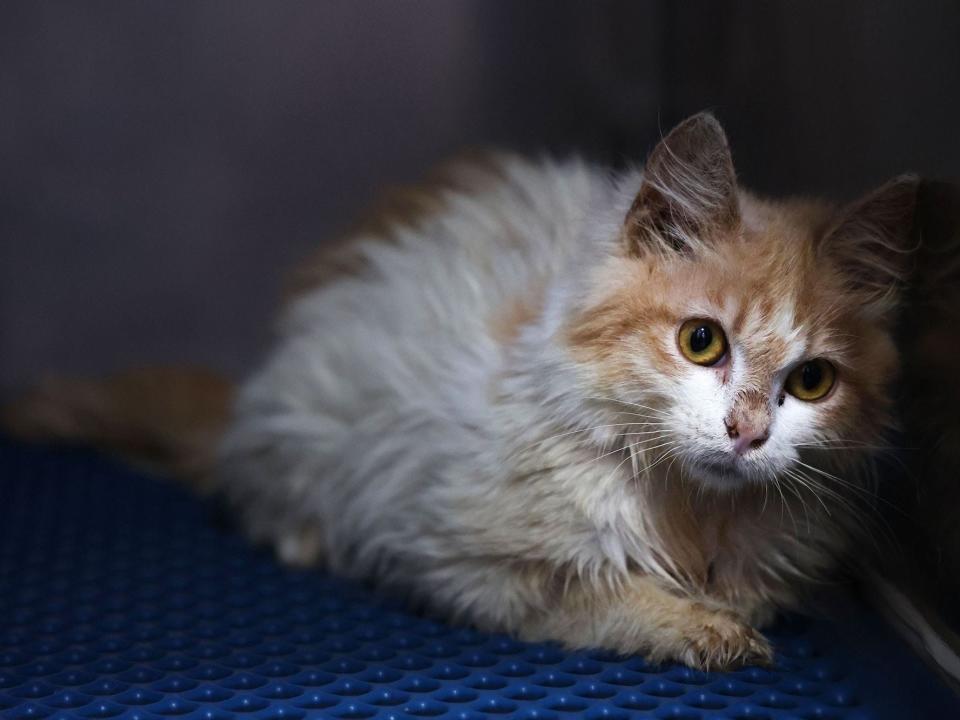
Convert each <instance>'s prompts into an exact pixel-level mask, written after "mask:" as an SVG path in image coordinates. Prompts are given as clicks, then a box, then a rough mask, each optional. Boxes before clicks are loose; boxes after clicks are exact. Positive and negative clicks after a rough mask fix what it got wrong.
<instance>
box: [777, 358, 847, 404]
mask: <svg viewBox="0 0 960 720" xmlns="http://www.w3.org/2000/svg"><path fill="white" fill-rule="evenodd" d="M836 379H837V371H836V370H835V369H834V367H833V365H831V364H830V363H829V362H828V361H826V360H824V359H822V358H818V359H816V360H807V362H805V363H803V364H801V365H798V366H797V367H796V368H794V369H793V371H792V372H791V373H790V374H789V375H788V376H787V382H786V384H785V387H786V390H787V392H788V393H790V394H791V395H793V396H794V397H795V398H799V399H800V400H807V401H812V400H819V399H820V398H822V397H824V396H826V394H827V393H828V392H830V388H832V387H833V383H834V382H835V381H836Z"/></svg>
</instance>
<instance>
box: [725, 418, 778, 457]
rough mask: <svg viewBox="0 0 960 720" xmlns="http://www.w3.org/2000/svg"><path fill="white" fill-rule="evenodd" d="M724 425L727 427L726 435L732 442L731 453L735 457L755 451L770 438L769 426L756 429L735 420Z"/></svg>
mask: <svg viewBox="0 0 960 720" xmlns="http://www.w3.org/2000/svg"><path fill="white" fill-rule="evenodd" d="M724 425H726V427H727V435H728V436H729V438H730V439H731V440H733V451H734V452H735V453H736V454H737V455H746V454H747V453H748V452H750V451H751V450H756V449H757V448H758V447H760V446H762V445H763V444H764V443H765V442H766V441H767V438H769V437H770V428H769V426H764V427H761V428H757V427H754V426H753V425H749V424H747V423H742V422H737V421H736V420H735V421H733V422H730V421H729V420H727V421H724Z"/></svg>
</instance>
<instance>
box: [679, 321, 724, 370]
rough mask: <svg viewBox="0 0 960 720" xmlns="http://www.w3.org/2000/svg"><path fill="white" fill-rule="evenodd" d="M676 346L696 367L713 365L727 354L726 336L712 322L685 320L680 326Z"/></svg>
mask: <svg viewBox="0 0 960 720" xmlns="http://www.w3.org/2000/svg"><path fill="white" fill-rule="evenodd" d="M677 344H678V345H679V346H680V352H682V353H683V356H684V357H685V358H686V359H687V360H689V361H690V362H695V363H696V364H697V365H714V364H716V363H717V362H719V361H720V359H721V358H722V357H723V356H724V355H725V354H726V353H727V336H726V335H724V334H723V330H721V329H720V326H719V325H717V324H716V323H715V322H713V320H702V319H697V320H687V321H686V322H685V323H684V324H683V325H681V326H680V332H679V333H678V334H677Z"/></svg>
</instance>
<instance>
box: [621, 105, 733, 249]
mask: <svg viewBox="0 0 960 720" xmlns="http://www.w3.org/2000/svg"><path fill="white" fill-rule="evenodd" d="M739 222H740V207H739V196H738V193H737V178H736V173H735V172H734V169H733V158H732V157H731V156H730V146H729V145H728V143H727V136H726V133H724V132H723V128H722V127H721V126H720V123H719V122H717V119H716V118H715V117H714V116H713V115H711V114H710V113H706V112H703V113H699V114H697V115H694V116H693V117H690V118H687V119H686V120H684V121H683V122H682V123H680V124H679V125H677V127H675V128H674V129H673V130H672V131H670V133H669V134H668V135H667V136H666V137H665V138H664V139H663V140H661V141H660V142H659V144H658V145H657V146H656V147H655V148H654V149H653V152H651V153H650V157H649V158H647V164H646V167H645V168H644V170H643V179H642V181H641V184H640V191H639V192H638V193H637V196H636V199H634V201H633V205H631V207H630V211H629V212H628V213H627V217H626V221H625V223H624V233H625V241H626V243H625V244H626V250H627V252H628V253H630V254H631V255H642V254H643V253H645V252H647V251H648V250H651V249H653V250H657V251H666V252H691V251H696V250H697V249H698V248H700V247H702V246H703V245H704V244H706V243H707V242H708V241H709V240H710V239H711V238H712V236H714V235H715V234H716V233H717V232H718V231H719V232H723V231H726V230H729V229H732V228H735V227H736V226H737V225H738V224H739Z"/></svg>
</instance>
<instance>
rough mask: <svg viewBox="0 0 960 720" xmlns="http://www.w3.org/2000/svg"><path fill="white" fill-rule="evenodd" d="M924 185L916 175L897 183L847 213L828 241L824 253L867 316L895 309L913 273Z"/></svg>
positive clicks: (830, 231) (822, 247)
mask: <svg viewBox="0 0 960 720" xmlns="http://www.w3.org/2000/svg"><path fill="white" fill-rule="evenodd" d="M919 186H920V179H919V178H918V177H917V176H916V175H901V176H899V177H897V178H894V179H893V180H891V181H890V182H888V183H886V184H885V185H883V186H881V187H880V188H879V189H877V190H874V191H873V192H872V193H869V194H868V195H866V196H865V197H863V198H861V199H860V200H858V201H856V202H854V203H853V204H851V205H850V206H848V207H847V208H845V209H844V210H843V211H842V212H841V213H840V214H839V217H838V219H837V220H836V221H835V222H834V224H833V225H832V226H831V227H830V228H829V229H828V230H827V232H826V233H825V234H824V236H823V240H822V241H821V244H820V251H821V252H822V253H826V254H827V255H828V256H829V257H830V258H831V259H833V261H834V262H836V263H838V265H839V267H840V271H841V272H842V273H843V275H844V276H845V277H846V279H847V283H848V285H849V287H850V290H851V291H852V292H854V293H855V294H856V295H858V296H859V297H860V300H861V303H862V307H863V308H864V309H865V310H867V311H872V312H874V313H875V314H882V313H884V312H886V311H887V310H889V309H890V308H891V307H893V306H894V305H895V304H896V302H897V296H898V291H899V289H900V287H901V285H902V282H903V281H904V280H905V279H906V277H907V275H908V274H909V273H910V270H911V267H912V265H913V257H912V252H911V251H912V250H915V249H916V247H917V245H918V244H919V241H918V238H916V237H915V233H914V232H913V228H914V214H915V210H916V205H917V191H918V189H919Z"/></svg>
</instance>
